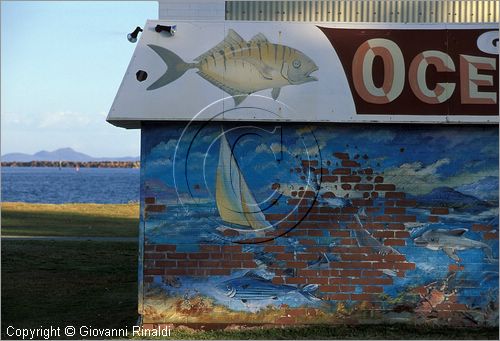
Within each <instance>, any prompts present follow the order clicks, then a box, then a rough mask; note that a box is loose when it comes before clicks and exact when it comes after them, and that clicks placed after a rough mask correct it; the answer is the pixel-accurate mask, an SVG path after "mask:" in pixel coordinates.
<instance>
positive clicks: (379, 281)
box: [352, 277, 392, 285]
mask: <svg viewBox="0 0 500 341" xmlns="http://www.w3.org/2000/svg"><path fill="white" fill-rule="evenodd" d="M352 284H362V285H370V284H371V285H377V284H380V285H388V284H392V278H386V277H385V278H373V277H365V278H354V279H353V280H352Z"/></svg>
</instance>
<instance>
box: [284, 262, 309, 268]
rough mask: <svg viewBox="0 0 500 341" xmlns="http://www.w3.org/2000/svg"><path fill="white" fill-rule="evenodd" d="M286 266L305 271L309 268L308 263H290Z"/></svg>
mask: <svg viewBox="0 0 500 341" xmlns="http://www.w3.org/2000/svg"><path fill="white" fill-rule="evenodd" d="M286 264H287V266H288V267H290V268H297V269H303V268H305V267H307V263H306V262H290V261H289V262H287V263H286Z"/></svg>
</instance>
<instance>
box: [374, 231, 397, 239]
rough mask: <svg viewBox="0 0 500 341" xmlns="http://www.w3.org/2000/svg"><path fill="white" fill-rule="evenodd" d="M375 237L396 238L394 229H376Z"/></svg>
mask: <svg viewBox="0 0 500 341" xmlns="http://www.w3.org/2000/svg"><path fill="white" fill-rule="evenodd" d="M373 236H374V237H375V238H394V232H393V231H375V232H373Z"/></svg>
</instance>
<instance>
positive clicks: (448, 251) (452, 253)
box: [443, 247, 460, 262]
mask: <svg viewBox="0 0 500 341" xmlns="http://www.w3.org/2000/svg"><path fill="white" fill-rule="evenodd" d="M443 251H444V253H446V255H448V257H450V258H451V259H453V260H454V261H455V262H460V258H459V257H458V256H457V255H456V254H455V250H453V249H452V248H451V247H444V248H443Z"/></svg>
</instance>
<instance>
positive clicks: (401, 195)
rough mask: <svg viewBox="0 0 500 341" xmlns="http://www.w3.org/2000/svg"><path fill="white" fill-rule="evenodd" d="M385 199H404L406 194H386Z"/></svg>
mask: <svg viewBox="0 0 500 341" xmlns="http://www.w3.org/2000/svg"><path fill="white" fill-rule="evenodd" d="M385 198H386V199H404V198H405V193H404V192H386V193H385Z"/></svg>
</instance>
